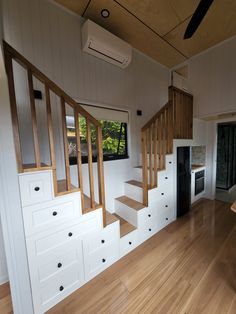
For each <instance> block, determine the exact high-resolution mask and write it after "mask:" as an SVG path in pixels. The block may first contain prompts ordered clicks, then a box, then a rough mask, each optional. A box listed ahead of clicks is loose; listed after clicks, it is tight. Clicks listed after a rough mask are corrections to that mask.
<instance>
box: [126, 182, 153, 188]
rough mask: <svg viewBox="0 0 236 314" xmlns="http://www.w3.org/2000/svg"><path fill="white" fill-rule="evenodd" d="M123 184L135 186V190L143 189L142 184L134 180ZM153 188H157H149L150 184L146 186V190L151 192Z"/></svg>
mask: <svg viewBox="0 0 236 314" xmlns="http://www.w3.org/2000/svg"><path fill="white" fill-rule="evenodd" d="M125 183H127V184H130V185H133V186H136V187H137V188H140V189H143V182H140V181H136V180H130V181H126V182H125ZM155 188H157V185H154V186H150V184H148V190H152V189H155Z"/></svg>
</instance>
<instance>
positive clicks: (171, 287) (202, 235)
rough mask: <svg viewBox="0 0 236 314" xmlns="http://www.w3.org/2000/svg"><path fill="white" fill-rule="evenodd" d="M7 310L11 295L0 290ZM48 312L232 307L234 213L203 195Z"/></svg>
mask: <svg viewBox="0 0 236 314" xmlns="http://www.w3.org/2000/svg"><path fill="white" fill-rule="evenodd" d="M0 298H1V299H0V313H1V314H5V313H9V307H8V306H6V307H5V308H4V304H8V301H9V295H8V294H7V293H5V294H4V293H3V294H1V295H0ZM49 313H50V314H62V313H63V314H64V313H66V314H75V313H92V314H95V313H96V314H97V313H132V314H133V313H163V314H166V313H171V314H172V313H176V314H177V313H183V314H184V313H196V314H199V313H206V314H217V313H219V314H225V313H227V314H235V313H236V215H235V213H233V212H232V211H231V210H230V204H226V203H223V202H221V201H208V200H204V201H202V202H200V203H198V204H197V205H196V206H195V207H194V209H193V210H192V211H191V213H190V214H189V215H187V216H185V217H183V218H181V219H178V220H177V221H175V222H174V223H172V224H171V225H169V226H168V227H167V228H165V229H163V230H162V231H161V232H159V233H158V234H156V235H155V236H153V237H152V238H151V239H150V240H148V241H146V242H145V243H144V244H143V245H141V246H140V247H138V248H137V249H136V250H134V251H133V252H132V253H130V254H129V255H127V256H126V257H124V258H123V259H121V260H120V261H119V262H117V263H116V264H114V265H113V266H111V267H110V268H109V269H108V270H106V271H105V272H103V273H102V274H100V275H99V276H98V277H96V278H95V279H93V280H92V281H90V282H89V283H87V284H86V285H85V286H83V287H82V288H81V289H79V290H78V291H77V292H75V293H74V294H72V295H71V296H69V297H68V298H67V299H65V300H64V301H63V302H61V303H60V304H58V305H57V306H56V307H54V308H53V309H52V310H50V311H49Z"/></svg>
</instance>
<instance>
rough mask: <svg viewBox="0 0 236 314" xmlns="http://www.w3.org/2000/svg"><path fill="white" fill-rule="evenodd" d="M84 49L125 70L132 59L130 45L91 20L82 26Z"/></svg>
mask: <svg viewBox="0 0 236 314" xmlns="http://www.w3.org/2000/svg"><path fill="white" fill-rule="evenodd" d="M82 49H83V51H84V52H87V53H89V54H91V55H93V56H95V57H97V58H100V59H103V60H105V61H107V62H109V63H112V64H114V65H117V66H119V67H121V68H123V69H124V68H126V67H127V66H128V65H129V64H130V62H131V59H132V47H131V46H130V45H129V44H128V43H126V42H125V41H123V40H122V39H120V38H118V37H117V36H115V35H113V34H112V33H110V32H108V31H107V30H105V29H104V28H102V27H101V26H99V25H97V24H96V23H94V22H92V21H90V20H87V21H86V22H85V23H84V24H83V26H82Z"/></svg>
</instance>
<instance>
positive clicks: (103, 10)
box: [101, 9, 110, 19]
mask: <svg viewBox="0 0 236 314" xmlns="http://www.w3.org/2000/svg"><path fill="white" fill-rule="evenodd" d="M101 16H102V17H104V18H105V19H106V18H108V17H109V16H110V12H109V10H107V9H102V11H101Z"/></svg>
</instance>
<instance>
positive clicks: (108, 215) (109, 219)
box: [106, 211, 119, 225]
mask: <svg viewBox="0 0 236 314" xmlns="http://www.w3.org/2000/svg"><path fill="white" fill-rule="evenodd" d="M118 220H119V218H117V217H116V215H115V214H111V213H110V212H108V211H106V225H110V224H112V223H113V222H116V221H118Z"/></svg>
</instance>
